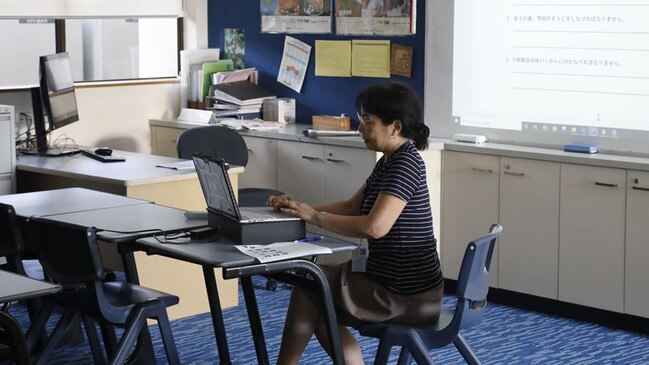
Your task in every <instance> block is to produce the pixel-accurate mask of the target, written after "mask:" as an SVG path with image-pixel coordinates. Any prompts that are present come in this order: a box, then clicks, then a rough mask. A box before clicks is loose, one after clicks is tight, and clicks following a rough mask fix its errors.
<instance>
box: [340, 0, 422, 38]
mask: <svg viewBox="0 0 649 365" xmlns="http://www.w3.org/2000/svg"><path fill="white" fill-rule="evenodd" d="M416 20H417V0H337V1H336V34H337V35H352V34H353V35H382V36H383V35H412V34H415V25H416V23H417V21H416Z"/></svg>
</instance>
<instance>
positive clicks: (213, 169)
mask: <svg viewBox="0 0 649 365" xmlns="http://www.w3.org/2000/svg"><path fill="white" fill-rule="evenodd" d="M193 159H194V166H196V173H197V174H198V181H200V183H201V189H203V195H205V202H206V203H207V208H208V209H209V210H211V211H213V212H215V213H219V214H222V215H224V216H226V217H228V218H231V219H234V220H236V221H241V213H239V208H238V206H237V203H236V200H235V198H234V191H233V190H232V184H231V183H230V177H229V176H228V171H227V167H226V162H225V161H224V160H217V159H213V158H210V157H206V156H200V155H194V156H193Z"/></svg>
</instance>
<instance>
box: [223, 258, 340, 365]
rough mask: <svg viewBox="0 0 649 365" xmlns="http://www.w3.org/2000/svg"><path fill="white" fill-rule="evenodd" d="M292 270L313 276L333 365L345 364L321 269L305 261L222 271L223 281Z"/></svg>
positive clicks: (331, 302)
mask: <svg viewBox="0 0 649 365" xmlns="http://www.w3.org/2000/svg"><path fill="white" fill-rule="evenodd" d="M292 270H301V271H304V272H306V273H309V274H311V275H312V276H313V279H314V280H315V281H316V283H317V284H318V288H319V289H320V294H321V295H322V304H323V306H324V315H325V323H326V325H327V334H328V335H329V343H330V344H331V348H332V350H333V356H332V357H333V363H334V364H335V365H343V364H344V363H345V356H344V354H343V350H342V347H341V345H340V335H339V333H338V322H337V321H336V313H335V311H334V302H333V298H332V296H331V289H330V288H329V282H327V277H326V276H325V274H324V272H322V269H321V268H320V267H319V266H318V265H316V264H315V263H313V262H311V261H307V260H301V259H297V260H289V261H278V262H270V263H265V264H258V265H250V266H242V267H232V268H227V269H224V270H223V276H224V277H225V279H233V278H242V277H246V276H252V275H262V274H263V275H268V274H275V273H281V272H289V271H292Z"/></svg>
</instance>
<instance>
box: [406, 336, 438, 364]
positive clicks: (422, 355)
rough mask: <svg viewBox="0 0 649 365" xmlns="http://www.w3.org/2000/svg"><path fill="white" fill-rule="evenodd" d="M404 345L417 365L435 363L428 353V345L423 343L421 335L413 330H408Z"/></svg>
mask: <svg viewBox="0 0 649 365" xmlns="http://www.w3.org/2000/svg"><path fill="white" fill-rule="evenodd" d="M406 347H407V348H408V352H410V354H411V355H412V357H414V358H415V362H417V364H418V365H435V364H434V363H433V360H432V359H431V358H430V356H429V355H428V347H427V346H426V345H424V343H423V341H422V340H421V337H419V335H417V334H416V333H415V332H414V330H410V333H409V335H408V340H407V343H406Z"/></svg>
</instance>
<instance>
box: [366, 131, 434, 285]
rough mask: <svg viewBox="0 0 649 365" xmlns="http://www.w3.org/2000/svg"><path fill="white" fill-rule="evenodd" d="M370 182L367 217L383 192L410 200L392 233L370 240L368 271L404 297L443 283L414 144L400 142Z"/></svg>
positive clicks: (421, 166) (379, 164)
mask: <svg viewBox="0 0 649 365" xmlns="http://www.w3.org/2000/svg"><path fill="white" fill-rule="evenodd" d="M366 184H367V185H366V187H365V189H364V190H363V205H362V208H361V214H363V215H368V214H369V213H370V211H371V210H372V207H373V206H374V203H375V202H376V199H377V198H378V196H379V194H380V193H387V194H392V195H394V196H397V197H398V198H400V199H402V200H403V201H405V202H406V203H407V204H406V206H405V208H404V209H403V211H402V212H401V215H399V218H397V221H396V222H395V223H394V225H393V226H392V228H391V229H390V231H389V232H388V234H386V235H385V236H383V237H381V238H379V239H368V243H369V256H368V260H367V268H366V274H367V275H368V276H369V277H370V278H371V279H373V280H376V281H378V282H379V283H381V284H382V285H383V286H385V287H386V288H387V289H388V290H390V291H392V292H394V293H397V294H400V295H413V294H418V293H423V292H425V291H428V290H431V289H434V288H436V287H438V286H439V285H441V284H442V280H443V278H442V272H441V270H440V265H439V258H438V256H437V247H436V244H437V241H436V240H435V236H434V234H433V215H432V213H431V208H430V197H429V194H428V185H427V183H426V165H425V164H424V161H423V160H422V158H421V156H420V155H419V152H418V151H417V149H416V148H415V146H414V145H413V144H412V142H411V141H407V142H406V143H404V144H403V145H401V147H399V149H398V150H397V152H395V153H394V155H392V157H391V158H390V159H387V160H386V158H385V156H383V157H382V158H381V159H380V160H379V161H378V162H377V163H376V165H375V166H374V170H373V171H372V174H370V176H369V177H368V178H367V181H366Z"/></svg>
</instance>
